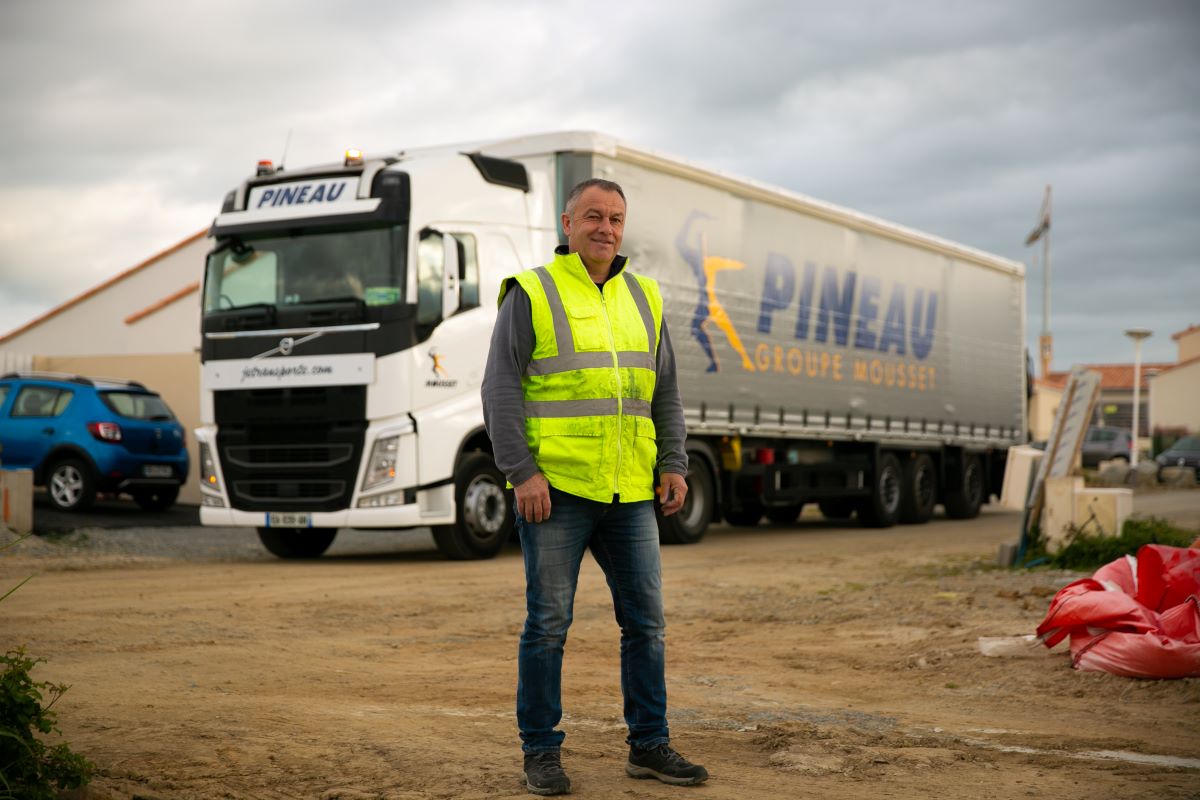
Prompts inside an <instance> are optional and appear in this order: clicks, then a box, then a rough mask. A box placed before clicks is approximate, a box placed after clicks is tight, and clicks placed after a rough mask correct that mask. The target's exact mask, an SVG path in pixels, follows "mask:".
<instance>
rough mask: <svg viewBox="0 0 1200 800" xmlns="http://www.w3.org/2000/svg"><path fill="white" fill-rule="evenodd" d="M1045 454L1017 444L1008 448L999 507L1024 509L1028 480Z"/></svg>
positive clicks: (1027, 492)
mask: <svg viewBox="0 0 1200 800" xmlns="http://www.w3.org/2000/svg"><path fill="white" fill-rule="evenodd" d="M1044 455H1045V453H1044V452H1043V451H1041V450H1038V449H1037V448H1036V447H1030V446H1029V445H1027V444H1019V445H1017V446H1015V447H1010V448H1008V460H1007V462H1006V463H1005V465H1004V485H1003V486H1002V487H1001V489H1000V505H1001V507H1003V508H1010V509H1012V510H1013V511H1021V510H1023V509H1024V508H1025V501H1026V500H1027V499H1028V495H1029V479H1030V477H1031V476H1032V475H1034V474H1035V473H1036V472H1037V469H1038V465H1039V464H1041V463H1042V456H1044Z"/></svg>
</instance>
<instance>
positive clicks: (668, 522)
mask: <svg viewBox="0 0 1200 800" xmlns="http://www.w3.org/2000/svg"><path fill="white" fill-rule="evenodd" d="M687 485H688V493H687V496H686V497H684V498H683V508H681V509H679V510H678V511H677V512H675V513H674V514H672V515H671V516H669V517H664V516H663V515H662V506H660V505H659V504H658V503H657V502H656V503H655V504H654V513H655V514H656V515H657V516H658V538H659V541H661V542H662V543H663V544H695V543H696V542H698V541H700V540H701V539H703V538H704V533H705V531H707V530H708V523H709V522H710V521H711V520H712V516H713V508H714V507H715V506H716V504H717V492H716V489H715V488H714V487H715V486H716V481H714V480H713V477H712V472H711V471H710V470H709V468H708V464H707V463H705V461H704V459H702V458H700V457H699V456H697V455H695V454H694V453H693V454H691V456H690V458H689V459H688V474H687Z"/></svg>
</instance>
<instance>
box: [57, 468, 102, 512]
mask: <svg viewBox="0 0 1200 800" xmlns="http://www.w3.org/2000/svg"><path fill="white" fill-rule="evenodd" d="M46 494H47V495H48V496H49V498H50V502H51V503H52V504H53V505H54V507H55V508H57V509H58V510H59V511H87V510H88V509H89V508H91V507H92V503H94V502H95V501H96V480H95V478H93V477H92V468H91V467H90V466H89V465H88V464H86V463H85V462H84V461H83V460H81V459H78V458H64V459H63V460H62V461H56V462H55V463H54V465H53V466H51V467H50V469H48V470H46Z"/></svg>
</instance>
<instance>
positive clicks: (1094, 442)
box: [1080, 425, 1133, 467]
mask: <svg viewBox="0 0 1200 800" xmlns="http://www.w3.org/2000/svg"><path fill="white" fill-rule="evenodd" d="M1132 446H1133V437H1132V436H1131V435H1130V433H1129V431H1127V430H1125V429H1124V428H1109V427H1105V426H1102V425H1093V426H1092V427H1090V428H1088V430H1087V436H1086V437H1085V438H1084V440H1083V448H1082V449H1081V451H1080V454H1081V457H1082V461H1083V466H1085V467H1095V466H1098V465H1099V464H1100V462H1101V461H1116V460H1122V461H1128V460H1129V449H1130V447H1132Z"/></svg>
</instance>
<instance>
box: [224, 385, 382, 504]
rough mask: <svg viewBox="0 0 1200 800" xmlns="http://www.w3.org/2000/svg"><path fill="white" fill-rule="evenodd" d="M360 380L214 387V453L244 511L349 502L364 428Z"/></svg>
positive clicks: (232, 495)
mask: <svg viewBox="0 0 1200 800" xmlns="http://www.w3.org/2000/svg"><path fill="white" fill-rule="evenodd" d="M366 410H367V391H366V387H365V386H318V387H301V388H288V389H249V390H238V391H222V392H217V393H216V395H215V397H214V412H215V416H216V422H217V429H218V432H217V453H218V454H219V456H220V459H221V469H222V471H223V473H224V476H225V481H226V485H227V486H228V487H229V493H230V502H231V503H232V505H233V507H234V508H236V509H239V510H242V511H337V510H340V509H344V508H347V507H349V505H350V498H351V495H352V494H353V492H354V485H355V479H356V477H357V472H358V465H359V462H360V461H361V460H362V451H363V441H364V438H365V435H366V429H367V420H366Z"/></svg>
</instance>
